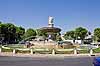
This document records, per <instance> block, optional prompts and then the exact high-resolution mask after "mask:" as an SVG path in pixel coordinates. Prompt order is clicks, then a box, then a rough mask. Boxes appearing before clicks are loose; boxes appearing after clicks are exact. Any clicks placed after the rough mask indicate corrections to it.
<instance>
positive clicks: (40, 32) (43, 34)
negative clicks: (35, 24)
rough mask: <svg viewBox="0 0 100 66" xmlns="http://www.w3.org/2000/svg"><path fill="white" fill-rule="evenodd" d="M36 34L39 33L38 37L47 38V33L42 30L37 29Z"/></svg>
mask: <svg viewBox="0 0 100 66" xmlns="http://www.w3.org/2000/svg"><path fill="white" fill-rule="evenodd" d="M36 33H37V36H44V37H47V34H46V32H44V31H41V30H40V29H37V30H36Z"/></svg>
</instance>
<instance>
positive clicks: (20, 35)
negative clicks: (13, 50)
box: [16, 26, 25, 42]
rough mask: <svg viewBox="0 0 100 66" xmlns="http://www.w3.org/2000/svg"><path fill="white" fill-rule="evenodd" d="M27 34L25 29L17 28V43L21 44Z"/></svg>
mask: <svg viewBox="0 0 100 66" xmlns="http://www.w3.org/2000/svg"><path fill="white" fill-rule="evenodd" d="M24 34H25V29H24V28H23V27H21V26H20V27H16V41H17V42H19V41H21V40H22V39H23V35H24Z"/></svg>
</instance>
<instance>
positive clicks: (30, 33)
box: [24, 28, 36, 38]
mask: <svg viewBox="0 0 100 66" xmlns="http://www.w3.org/2000/svg"><path fill="white" fill-rule="evenodd" d="M24 36H25V38H28V37H31V36H36V31H35V30H33V29H32V28H29V29H27V31H26V32H25V34H24Z"/></svg>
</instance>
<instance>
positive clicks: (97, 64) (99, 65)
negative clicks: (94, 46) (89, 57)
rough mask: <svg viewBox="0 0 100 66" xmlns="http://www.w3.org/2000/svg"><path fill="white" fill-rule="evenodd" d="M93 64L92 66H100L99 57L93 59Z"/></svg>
mask: <svg viewBox="0 0 100 66" xmlns="http://www.w3.org/2000/svg"><path fill="white" fill-rule="evenodd" d="M93 64H94V66H100V57H96V58H94V60H93Z"/></svg>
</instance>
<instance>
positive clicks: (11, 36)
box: [4, 23, 16, 43]
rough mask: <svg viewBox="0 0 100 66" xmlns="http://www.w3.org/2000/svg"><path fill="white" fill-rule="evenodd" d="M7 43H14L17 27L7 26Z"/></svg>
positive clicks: (8, 24) (7, 24) (9, 24)
mask: <svg viewBox="0 0 100 66" xmlns="http://www.w3.org/2000/svg"><path fill="white" fill-rule="evenodd" d="M4 30H6V31H5V41H6V42H7V43H14V42H15V39H16V27H15V25H13V24H11V23H6V24H5V29H4Z"/></svg>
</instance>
